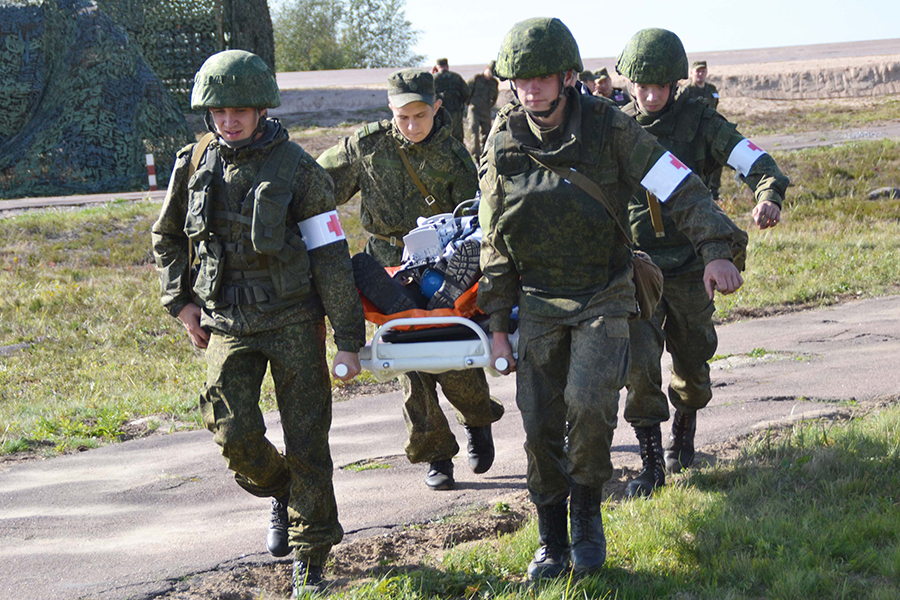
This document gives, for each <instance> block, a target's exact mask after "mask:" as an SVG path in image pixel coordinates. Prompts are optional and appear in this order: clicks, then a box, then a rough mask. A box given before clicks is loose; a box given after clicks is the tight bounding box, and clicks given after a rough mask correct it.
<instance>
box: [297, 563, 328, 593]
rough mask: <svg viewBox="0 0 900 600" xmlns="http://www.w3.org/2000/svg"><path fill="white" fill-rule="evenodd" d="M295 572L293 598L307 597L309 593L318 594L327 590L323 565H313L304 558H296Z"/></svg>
mask: <svg viewBox="0 0 900 600" xmlns="http://www.w3.org/2000/svg"><path fill="white" fill-rule="evenodd" d="M293 572H294V574H293V582H294V593H293V594H291V599H292V600H297V599H298V598H305V597H307V596H308V595H309V594H317V593H319V592H322V591H324V590H325V580H324V579H323V578H322V567H318V566H316V565H311V564H309V563H307V562H304V561H302V560H295V561H294V570H293Z"/></svg>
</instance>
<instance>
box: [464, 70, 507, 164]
mask: <svg viewBox="0 0 900 600" xmlns="http://www.w3.org/2000/svg"><path fill="white" fill-rule="evenodd" d="M468 86H469V90H470V91H471V95H470V96H469V130H470V131H471V133H472V156H474V157H475V158H476V159H477V158H479V157H480V156H481V149H482V147H483V145H484V140H485V139H486V138H487V136H488V133H490V131H491V121H493V115H492V114H491V112H492V109H493V108H494V105H495V104H496V103H497V98H498V97H499V96H500V91H499V89H500V82H499V81H497V78H496V77H491V78H490V79H486V78H485V77H484V73H479V74H478V75H475V76H474V77H473V78H472V79H470V80H469V83H468Z"/></svg>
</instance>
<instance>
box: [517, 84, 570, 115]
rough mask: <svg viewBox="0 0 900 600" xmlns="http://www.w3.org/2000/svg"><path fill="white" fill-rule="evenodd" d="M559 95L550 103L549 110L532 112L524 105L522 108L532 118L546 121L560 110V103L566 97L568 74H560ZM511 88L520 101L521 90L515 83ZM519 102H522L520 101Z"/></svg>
mask: <svg viewBox="0 0 900 600" xmlns="http://www.w3.org/2000/svg"><path fill="white" fill-rule="evenodd" d="M559 75H560V77H559V95H558V96H556V99H555V100H554V101H553V102H551V103H550V108H548V109H547V110H531V109H530V108H526V107H525V105H524V104H522V108H524V109H525V112H526V113H528V114H529V115H531V116H532V117H537V118H538V119H546V118H547V117H549V116H550V115H552V114H553V113H554V112H556V109H557V108H559V102H560V100H562V97H563V96H565V95H566V86H565V85H564V83H565V79H566V74H565V73H560V74H559ZM510 87H512V91H513V95H514V96H515V97H516V100H519V90H517V89H516V84H515V82H513V81H510ZM519 102H522V101H521V100H519Z"/></svg>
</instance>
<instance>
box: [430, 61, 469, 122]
mask: <svg viewBox="0 0 900 600" xmlns="http://www.w3.org/2000/svg"><path fill="white" fill-rule="evenodd" d="M434 93H435V94H437V97H438V98H440V99H441V103H442V104H443V106H444V108H446V109H447V110H448V111H450V112H452V113H458V112H462V111H463V110H464V109H465V108H466V102H468V101H469V94H470V91H469V86H468V85H467V84H466V80H465V79H463V78H462V75H460V74H459V73H454V72H453V71H442V72H440V73H435V75H434Z"/></svg>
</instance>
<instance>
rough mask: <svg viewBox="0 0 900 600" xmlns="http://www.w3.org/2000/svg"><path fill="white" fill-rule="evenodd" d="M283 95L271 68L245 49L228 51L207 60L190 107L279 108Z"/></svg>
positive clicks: (199, 73) (196, 76)
mask: <svg viewBox="0 0 900 600" xmlns="http://www.w3.org/2000/svg"><path fill="white" fill-rule="evenodd" d="M278 106H281V94H280V93H279V92H278V84H277V83H276V82H275V74H274V73H272V69H270V68H269V66H268V65H267V64H266V63H265V62H264V61H263V59H261V58H260V57H258V56H257V55H255V54H253V53H252V52H247V51H245V50H225V51H224V52H218V53H216V54H213V55H212V56H210V57H209V58H207V59H206V62H204V63H203V66H201V67H200V70H199V71H197V75H195V76H194V89H193V91H192V92H191V108H192V109H194V110H202V109H209V108H257V109H263V108H276V107H278Z"/></svg>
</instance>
